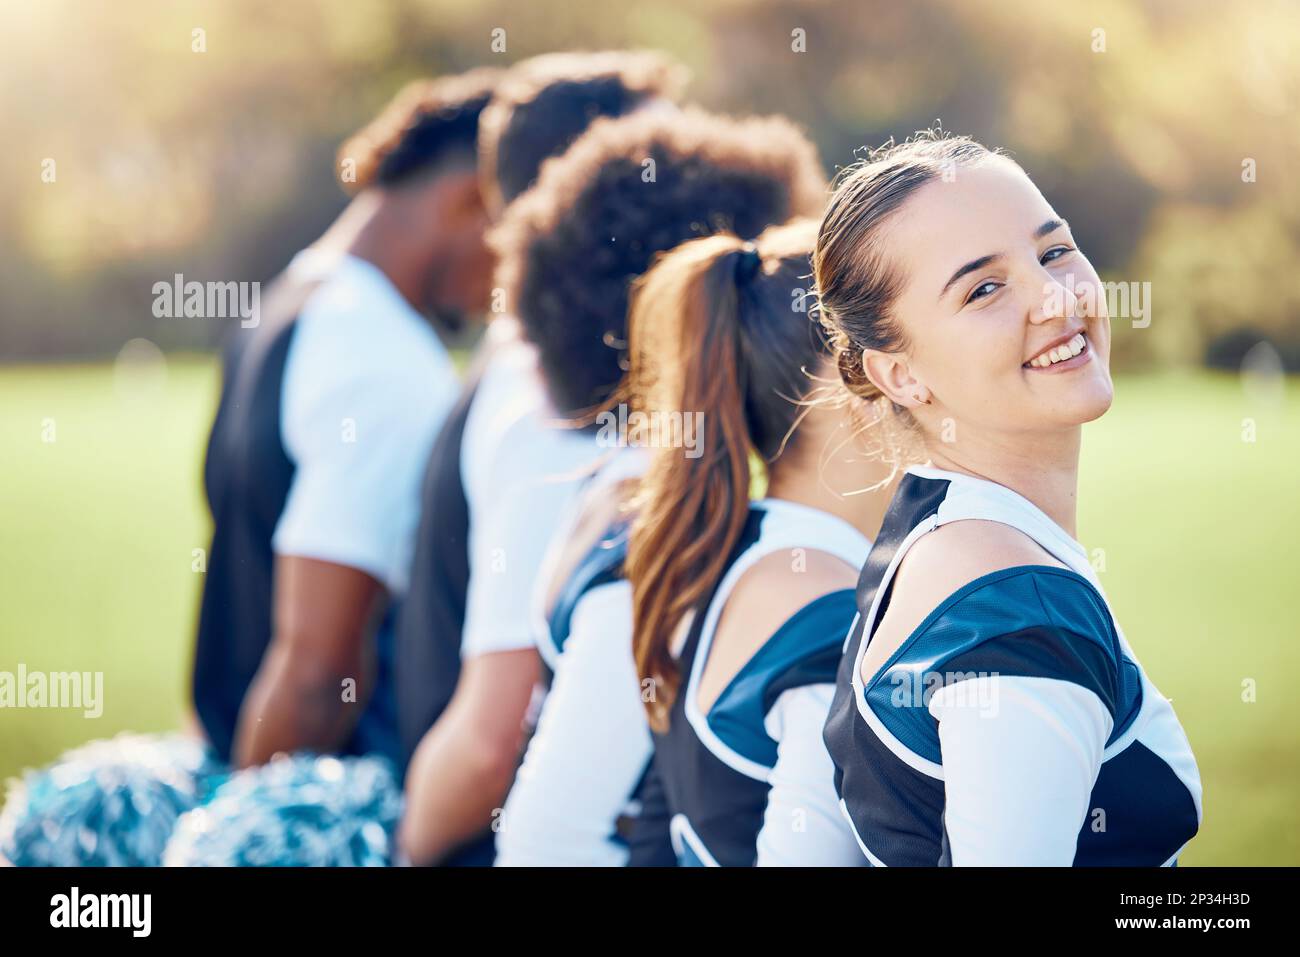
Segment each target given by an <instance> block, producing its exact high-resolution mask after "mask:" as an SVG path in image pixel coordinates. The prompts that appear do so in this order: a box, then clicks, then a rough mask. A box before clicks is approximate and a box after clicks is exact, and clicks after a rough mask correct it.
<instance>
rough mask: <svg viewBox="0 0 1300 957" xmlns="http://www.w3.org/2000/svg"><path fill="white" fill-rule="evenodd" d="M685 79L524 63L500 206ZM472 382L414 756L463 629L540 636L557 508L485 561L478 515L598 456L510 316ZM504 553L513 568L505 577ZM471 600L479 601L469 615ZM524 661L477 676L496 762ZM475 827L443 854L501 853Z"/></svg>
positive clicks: (426, 642) (572, 61) (469, 859)
mask: <svg viewBox="0 0 1300 957" xmlns="http://www.w3.org/2000/svg"><path fill="white" fill-rule="evenodd" d="M683 82H684V71H683V70H682V68H681V67H680V66H678V65H677V64H675V63H674V62H673V61H671V60H669V59H668V58H666V57H664V56H663V55H662V54H659V53H655V52H649V51H632V52H602V53H561V54H547V55H545V56H540V57H536V58H534V59H531V60H526V61H524V62H522V63H520V64H518V65H516V66H514V67H512V68H511V69H510V70H509V71H508V73H507V74H506V76H505V78H503V79H502V81H501V82H500V83H498V84H497V87H496V90H495V92H494V95H493V98H492V100H491V102H490V103H489V105H488V106H487V108H486V109H485V110H484V112H483V116H482V118H481V120H480V123H479V156H480V187H481V190H482V192H483V194H484V195H485V196H487V197H488V198H489V205H490V206H491V207H492V208H493V209H495V210H496V211H497V212H500V210H501V209H503V208H504V207H505V205H506V204H507V203H509V202H510V201H512V200H513V199H515V198H516V197H517V196H518V195H519V194H520V193H521V192H523V191H524V190H525V189H526V188H527V187H528V186H529V185H530V184H531V183H532V182H533V181H534V180H535V179H536V177H537V175H538V172H539V170H540V169H541V168H542V166H543V164H544V163H546V162H547V160H548V159H550V158H552V157H554V156H558V155H560V154H561V153H563V152H564V150H565V149H567V147H568V146H569V145H570V144H571V143H572V141H573V140H574V139H576V138H577V137H578V136H579V135H580V134H581V133H582V132H583V131H585V130H586V129H587V127H588V126H589V125H590V124H591V122H592V120H594V119H595V118H597V117H600V116H621V115H624V114H627V113H630V112H637V111H639V110H643V109H647V108H650V107H654V106H659V107H664V108H667V109H672V102H673V100H674V98H675V97H676V96H677V94H678V92H679V91H680V89H681V87H682V85H683ZM467 378H468V381H467V382H466V384H465V386H464V388H463V390H462V392H461V396H460V399H459V400H458V402H457V404H456V407H455V409H454V411H453V412H452V414H451V415H450V417H449V418H448V420H447V423H446V425H445V426H444V427H443V429H442V431H441V433H440V434H439V436H438V439H437V442H436V443H435V445H434V448H433V451H432V454H431V455H430V456H429V461H428V465H427V468H426V471H425V477H424V484H423V486H422V492H421V499H422V509H421V517H420V526H419V531H418V534H417V538H416V546H415V555H414V562H413V565H412V569H411V575H410V579H411V586H410V590H409V593H408V595H407V598H406V601H405V603H404V605H403V608H402V611H401V614H400V616H399V619H398V622H397V642H396V643H397V651H396V662H397V667H396V671H397V675H398V686H397V701H398V718H399V728H400V732H401V748H402V758H403V760H404V761H406V760H409V758H410V756H411V754H412V753H413V752H414V751H415V748H416V746H417V745H418V744H419V742H420V740H421V739H422V738H423V736H424V735H425V733H426V732H427V731H428V730H429V728H431V727H432V726H433V725H434V723H435V721H437V720H438V718H439V717H440V716H441V715H442V714H443V711H444V709H446V707H447V704H448V702H449V701H450V700H451V697H452V693H453V691H455V689H456V687H457V683H458V681H459V679H460V675H461V661H462V653H461V651H462V650H461V644H462V634H464V635H466V636H468V635H470V634H471V633H473V634H476V635H477V634H480V633H500V634H504V635H514V634H517V633H520V632H523V633H527V629H528V622H527V609H526V607H525V605H524V603H523V599H524V598H526V596H527V594H528V586H527V585H526V584H525V583H526V582H529V581H531V578H530V575H531V574H532V573H533V572H534V570H535V567H536V563H537V562H538V561H539V560H540V556H539V554H538V553H539V551H540V549H541V547H542V546H543V545H544V544H545V542H546V540H547V539H548V537H549V535H550V532H551V530H552V527H553V523H554V521H555V520H556V519H557V517H558V516H556V515H554V514H550V513H548V512H547V511H546V509H545V508H538V509H536V510H535V512H534V513H533V514H532V515H530V516H527V518H528V522H527V523H526V524H525V525H524V526H523V531H524V532H526V533H527V536H528V538H527V540H526V541H525V542H523V543H519V542H515V543H514V544H513V547H512V550H511V554H509V555H505V554H504V553H503V554H501V555H500V556H497V555H493V554H486V555H483V556H482V558H481V559H480V560H479V561H477V562H474V563H472V562H471V544H472V539H471V518H473V520H474V523H475V525H476V526H477V527H476V529H475V534H474V538H475V539H478V540H482V539H483V538H484V537H485V536H486V535H487V533H486V532H484V531H483V529H485V528H487V529H492V528H494V527H495V526H496V525H497V524H505V525H508V520H507V519H506V518H504V517H503V513H504V510H509V509H514V508H516V507H517V506H516V505H515V504H513V503H512V497H514V496H516V495H518V494H521V493H520V492H519V491H518V490H519V489H520V488H522V487H524V485H525V484H526V483H529V482H537V481H540V480H542V479H544V478H546V477H548V476H559V475H565V474H568V473H571V472H572V471H573V470H574V469H575V468H580V467H585V466H586V465H587V464H588V463H589V462H590V460H591V458H592V456H593V454H594V449H593V445H592V442H591V439H590V436H588V435H585V434H582V433H577V432H575V431H574V430H571V429H562V428H556V427H555V426H556V423H555V422H554V421H553V420H554V419H555V417H556V412H555V410H554V409H553V408H552V406H551V403H550V401H549V400H548V399H547V397H546V391H545V388H544V386H543V384H542V382H541V378H540V373H539V372H538V370H537V355H536V350H535V348H534V347H533V346H532V345H529V344H526V343H525V342H524V341H523V338H522V335H521V333H520V329H519V324H518V323H517V321H516V320H515V319H514V318H513V317H512V316H511V315H510V314H509V313H501V314H497V315H496V317H495V318H494V319H493V320H492V322H491V323H490V324H489V328H488V332H487V335H486V336H485V341H484V343H483V344H482V346H481V347H480V349H479V354H478V355H477V356H476V358H475V360H474V363H473V368H472V369H471V371H470V373H469V375H468V377H467ZM545 487H546V489H547V491H549V492H554V493H555V494H557V495H563V494H566V492H567V486H565V485H563V484H562V483H560V484H556V483H551V482H547V483H545ZM492 534H495V533H492ZM512 534H513V532H512ZM502 561H504V562H506V567H507V568H508V570H509V572H510V575H509V578H508V579H506V578H501V581H500V583H499V584H498V585H496V586H493V584H492V583H493V582H494V581H497V578H498V576H499V575H500V571H501V569H500V568H499V565H500V563H501V562H502ZM471 570H473V572H474V574H473V576H471ZM471 577H473V579H474V586H473V588H471ZM516 594H517V595H518V596H519V598H518V600H517V599H516V598H515V595H516ZM467 605H468V606H470V607H472V609H473V613H472V614H471V615H469V618H468V620H467ZM477 640H478V639H474V641H475V642H477ZM512 665H513V661H512V660H511V658H510V656H509V655H492V656H488V657H486V658H484V659H482V660H476V662H475V664H474V667H473V669H472V674H471V675H470V678H471V679H472V681H471V683H469V684H467V685H466V688H465V690H464V692H463V693H462V695H461V699H462V700H461V704H460V709H459V714H460V716H461V718H460V720H462V721H463V722H465V723H466V724H474V723H477V725H478V728H479V730H478V735H479V738H480V741H481V748H482V756H483V757H484V758H485V759H488V758H491V759H492V760H496V759H497V756H498V755H499V754H501V753H507V754H508V755H509V760H510V761H513V760H514V759H515V758H516V757H517V755H516V753H515V752H516V751H517V748H518V744H517V740H516V737H517V732H518V728H517V726H512V724H511V723H510V720H509V718H508V717H507V719H506V720H503V721H498V720H496V719H497V717H498V709H497V708H496V707H495V705H494V699H493V697H492V694H491V689H492V688H493V687H494V682H495V681H497V680H498V677H500V680H501V681H502V687H503V688H505V687H514V686H512V685H509V682H510V680H511V679H512V677H513V675H514V672H515V670H516V669H513V667H512ZM497 670H500V671H501V672H502V675H500V676H498V675H497V674H496V671H497ZM529 686H531V684H530V685H529ZM475 689H478V691H476V690H475ZM508 713H509V712H508V709H507V711H506V714H507V715H508ZM515 725H517V722H515ZM492 770H494V768H493V767H489V768H488V769H486V770H481V771H480V773H483V774H487V773H489V772H490V771H492ZM489 776H490V775H489ZM488 789H489V790H490V789H491V787H490V786H489V787H488ZM481 832H482V833H481ZM464 836H465V837H469V838H475V839H474V840H469V841H468V842H466V841H464V840H462V841H461V842H460V843H461V845H462V846H460V847H459V848H458V849H457V851H456V852H455V853H453V854H448V855H445V856H444V857H443V858H442V860H443V862H444V863H450V864H484V863H487V862H489V861H490V860H491V855H492V836H491V833H490V832H486V831H485V827H484V826H483V825H476V827H475V830H474V831H473V832H472V833H467V834H465V835H464Z"/></svg>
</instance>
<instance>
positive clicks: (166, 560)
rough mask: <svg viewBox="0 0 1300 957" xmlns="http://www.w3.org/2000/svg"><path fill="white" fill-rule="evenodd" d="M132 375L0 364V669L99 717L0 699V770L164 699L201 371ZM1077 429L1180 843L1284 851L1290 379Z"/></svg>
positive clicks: (173, 687)
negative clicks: (77, 678) (73, 678)
mask: <svg viewBox="0 0 1300 957" xmlns="http://www.w3.org/2000/svg"><path fill="white" fill-rule="evenodd" d="M141 389H142V393H143V394H136V393H132V392H130V391H129V390H128V391H126V392H124V391H123V390H122V388H121V387H120V385H119V384H117V383H115V378H114V373H113V369H112V367H111V366H109V365H79V366H39V367H11V368H0V449H2V450H3V453H2V454H3V459H2V460H0V670H8V671H14V670H16V668H17V665H18V663H19V662H22V663H25V664H26V665H27V667H28V669H31V670H42V671H70V670H77V671H102V672H104V685H105V689H104V697H105V705H104V712H103V715H102V717H100V718H98V719H87V718H85V717H83V716H82V715H81V713H80V712H69V711H56V710H49V709H45V710H38V709H28V710H5V711H4V712H0V778H3V777H7V776H9V775H11V774H14V773H16V772H17V771H18V770H19V769H21V768H22V767H24V766H27V765H32V764H37V763H41V762H45V761H48V760H50V759H51V758H53V757H55V756H56V755H57V754H58V753H59V752H60V751H61V750H62V749H64V748H66V747H68V746H70V745H74V744H77V743H79V742H82V741H85V740H88V739H90V738H95V737H104V736H107V735H110V734H113V733H116V732H118V731H121V730H126V729H133V730H141V731H151V730H160V729H165V728H172V727H176V726H177V725H178V723H179V720H180V718H181V715H182V713H183V708H184V704H183V703H184V700H185V695H186V686H187V676H186V669H187V667H188V662H189V655H190V642H191V633H192V629H193V625H194V619H195V610H196V607H197V605H196V602H197V596H198V589H199V584H200V575H199V574H196V573H195V572H193V571H191V562H192V550H193V549H195V548H203V547H206V544H207V535H208V528H207V515H206V511H205V509H204V505H203V498H202V492H201V480H200V469H201V461H202V454H203V447H204V441H205V438H206V434H207V427H208V424H209V421H210V416H211V413H212V408H213V402H214V399H215V396H216V389H217V372H216V367H215V364H214V363H213V362H212V361H210V360H208V359H206V358H195V357H172V358H171V360H170V362H169V366H168V370H167V377H166V381H165V384H162V385H160V386H159V387H158V390H157V391H154V392H150V391H149V390H148V389H147V388H143V387H141ZM1246 418H1251V419H1253V420H1254V423H1255V429H1256V436H1255V441H1254V442H1247V441H1244V440H1243V433H1242V430H1243V419H1246ZM48 420H53V429H54V435H53V437H54V441H52V442H50V441H44V439H45V438H48V437H49V426H50V422H49V421H48ZM1085 446H1086V447H1085V460H1084V469H1083V487H1082V490H1081V496H1082V508H1081V516H1080V519H1081V521H1080V526H1081V537H1082V539H1083V541H1084V544H1085V545H1087V546H1088V548H1089V549H1092V550H1096V549H1099V550H1101V551H1100V552H1098V553H1096V554H1097V555H1098V559H1099V560H1100V558H1101V557H1103V556H1104V562H1105V569H1104V572H1103V573H1102V580H1103V582H1104V584H1105V585H1106V587H1107V591H1108V593H1109V595H1110V597H1111V599H1112V601H1113V603H1114V605H1115V607H1116V609H1117V611H1118V613H1119V616H1120V619H1121V621H1122V622H1123V625H1124V628H1125V631H1126V633H1127V635H1128V637H1129V640H1130V642H1131V643H1132V644H1133V646H1134V647H1135V649H1136V650H1137V653H1138V655H1139V656H1140V657H1141V659H1142V662H1143V665H1144V666H1145V667H1146V668H1147V670H1148V671H1149V672H1150V674H1151V675H1152V677H1153V679H1154V680H1155V681H1156V683H1157V684H1158V685H1159V687H1160V689H1161V690H1162V691H1163V692H1164V693H1165V694H1166V695H1168V696H1169V697H1171V698H1172V699H1173V701H1174V706H1175V708H1176V709H1177V711H1178V714H1179V717H1180V718H1181V719H1182V721H1183V724H1184V726H1185V727H1186V729H1187V732H1188V735H1189V736H1190V738H1191V741H1192V745H1193V748H1194V749H1195V751H1196V756H1197V759H1198V762H1199V764H1200V768H1201V775H1202V779H1203V782H1204V785H1205V821H1204V826H1203V828H1202V831H1201V834H1200V836H1199V837H1198V838H1197V839H1196V840H1195V841H1194V842H1193V843H1192V846H1191V848H1190V850H1189V851H1188V853H1187V854H1186V855H1185V857H1184V859H1183V863H1185V864H1300V831H1297V829H1296V828H1295V827H1293V826H1292V818H1293V815H1294V812H1295V809H1296V808H1297V806H1300V703H1297V699H1296V697H1295V696H1294V695H1293V693H1292V692H1290V691H1288V690H1287V689H1288V687H1289V685H1288V684H1287V682H1288V681H1290V680H1295V679H1296V678H1297V677H1298V676H1300V641H1298V640H1297V639H1300V627H1298V626H1297V623H1298V622H1300V574H1298V569H1300V541H1298V539H1300V495H1298V494H1297V492H1298V491H1300V382H1297V381H1294V380H1292V381H1290V382H1289V383H1288V384H1287V388H1286V393H1285V398H1284V400H1283V401H1282V403H1281V404H1280V405H1277V406H1269V405H1267V404H1266V405H1265V406H1263V407H1260V408H1256V407H1253V406H1252V404H1251V403H1250V402H1249V401H1248V400H1247V397H1246V394H1245V393H1244V392H1243V390H1242V388H1241V386H1240V384H1239V382H1238V381H1237V379H1236V378H1235V377H1231V376H1212V375H1208V374H1197V375H1190V374H1188V375H1173V374H1170V375H1163V376H1159V377H1152V378H1143V379H1124V380H1121V381H1120V382H1119V392H1118V399H1117V402H1116V407H1115V409H1114V410H1113V411H1112V412H1111V413H1110V414H1109V415H1108V416H1107V417H1106V418H1105V419H1104V420H1102V421H1101V422H1100V423H1098V424H1096V425H1094V426H1091V427H1090V428H1089V430H1088V432H1087V437H1086V442H1085ZM1248 686H1249V687H1253V698H1254V700H1253V701H1248V700H1243V697H1251V695H1249V694H1245V691H1244V689H1246V688H1247V687H1248Z"/></svg>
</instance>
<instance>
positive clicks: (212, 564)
mask: <svg viewBox="0 0 1300 957" xmlns="http://www.w3.org/2000/svg"><path fill="white" fill-rule="evenodd" d="M318 285H319V283H318V282H316V281H308V282H303V281H296V280H293V279H291V278H290V277H288V276H281V277H280V278H279V279H277V280H276V281H275V284H274V285H273V286H272V287H271V288H270V289H269V290H268V292H267V295H266V298H265V306H264V308H263V309H262V310H261V316H260V321H259V323H258V325H257V326H256V327H254V328H249V329H244V328H238V329H235V330H234V331H233V332H232V334H231V335H230V337H229V339H228V341H227V343H226V351H225V357H224V364H223V372H222V386H221V400H220V404H219V405H218V407H217V415H216V420H215V421H214V422H213V425H212V434H211V435H210V436H209V438H208V449H207V457H206V460H205V463H204V469H203V481H204V488H205V491H206V493H207V499H208V506H209V508H210V510H211V513H212V525H213V529H212V545H211V547H210V548H209V550H208V555H207V574H206V577H205V579H204V583H203V598H202V602H201V605H200V608H199V625H198V636H197V640H196V643H195V649H194V670H193V677H192V688H193V694H194V707H195V711H196V712H197V714H198V717H199V721H200V722H201V723H202V725H203V729H204V731H205V732H206V734H207V736H208V740H209V741H210V742H211V743H212V746H213V748H215V749H216V751H217V753H218V754H219V755H220V757H221V758H222V760H225V761H229V760H230V754H231V749H232V746H233V743H234V736H235V729H236V726H237V724H238V721H239V711H240V708H241V707H242V706H243V702H244V696H245V694H247V692H248V688H249V685H250V684H251V683H252V681H253V678H254V676H255V675H256V674H257V669H258V668H259V667H260V665H261V663H262V657H263V655H264V654H265V653H266V649H267V646H268V645H269V644H270V641H271V637H272V630H273V622H272V612H273V604H272V603H273V594H274V580H273V579H274V567H275V556H274V553H273V551H272V548H271V538H272V536H273V535H274V533H275V527H276V524H277V523H278V522H279V520H280V516H281V514H282V513H283V511H284V505H285V500H286V499H287V498H288V495H289V489H290V487H291V486H292V484H293V478H294V471H295V466H294V463H293V460H292V459H291V458H290V457H289V453H288V452H287V451H286V450H285V448H284V443H283V441H282V439H281V408H280V397H281V388H282V384H283V381H284V370H285V364H286V361H287V360H288V357H289V347H290V345H291V344H292V342H293V335H294V332H295V330H296V329H297V318H298V315H299V313H300V312H301V310H302V307H303V306H304V305H305V304H306V302H307V299H308V298H309V297H310V295H311V294H312V292H314V291H315V289H316V288H317V286H318ZM391 617H392V609H391V608H390V613H389V616H388V618H389V620H386V621H385V624H384V625H383V626H381V628H380V631H379V634H378V635H377V642H378V645H379V648H378V659H379V660H378V674H377V677H376V682H375V690H374V693H373V695H372V697H371V700H370V701H369V702H368V704H367V706H366V712H365V713H364V714H363V716H362V718H361V719H360V721H359V722H358V724H357V728H356V731H355V733H354V734H353V736H352V739H351V740H350V741H349V742H348V744H347V746H346V747H345V748H344V749H343V750H344V753H371V752H375V751H378V752H380V753H383V754H385V755H386V756H388V757H390V758H392V759H394V760H397V759H398V758H399V756H400V755H399V754H398V751H397V748H396V732H395V730H394V729H393V727H392V725H393V723H394V718H393V715H392V712H393V704H392V700H391V699H392V693H391V678H390V677H389V672H390V671H391V660H390V659H391V648H390V645H391V623H390V620H391Z"/></svg>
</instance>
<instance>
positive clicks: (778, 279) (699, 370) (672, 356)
mask: <svg viewBox="0 0 1300 957" xmlns="http://www.w3.org/2000/svg"><path fill="white" fill-rule="evenodd" d="M814 240H815V224H814V223H812V222H810V221H799V222H796V223H792V224H790V225H787V226H783V227H776V228H773V229H769V230H768V231H767V232H765V233H764V234H763V235H762V236H760V237H759V239H758V241H757V242H756V243H753V244H747V243H743V242H742V241H741V240H740V239H738V238H736V237H735V236H730V235H717V236H711V237H708V238H706V239H698V240H694V241H692V242H689V243H686V244H684V245H682V246H679V247H678V248H677V249H675V250H673V251H672V252H671V253H669V254H668V255H667V256H665V257H664V258H663V259H662V260H661V261H660V262H659V263H658V265H656V266H655V267H654V268H653V269H652V270H651V271H650V272H649V273H647V274H646V275H645V277H644V278H643V279H642V280H641V282H640V283H639V284H638V287H637V289H636V291H635V293H634V298H633V302H632V308H631V312H630V315H629V328H628V335H629V341H628V346H629V362H630V365H629V369H628V377H627V385H626V389H625V400H626V401H630V402H631V404H633V405H634V406H635V407H636V409H637V410H638V411H641V412H644V413H647V414H651V415H653V414H654V413H655V412H659V413H681V414H682V415H683V416H685V415H690V414H693V413H699V414H700V416H701V421H702V427H701V428H700V430H699V435H698V440H699V444H698V446H696V447H694V448H692V449H690V450H684V449H680V448H659V449H657V450H656V451H655V454H654V458H653V461H652V463H651V465H650V468H649V471H648V472H647V474H646V477H645V479H644V481H643V483H642V485H641V491H640V494H639V496H638V501H637V513H638V514H637V519H636V521H635V523H634V525H633V528H632V534H631V541H630V543H629V548H628V556H627V561H626V564H625V571H626V573H627V577H628V579H629V581H630V582H631V584H632V622H633V636H634V637H633V644H634V650H635V654H636V662H637V669H638V672H639V674H640V675H641V678H642V681H643V684H644V682H645V681H646V679H649V680H650V681H652V682H653V689H654V692H653V694H652V695H650V696H648V697H649V700H648V701H647V702H646V706H647V711H648V712H649V715H650V721H651V725H652V726H654V727H655V728H656V729H662V728H664V727H666V724H667V715H668V711H669V709H670V708H671V706H672V702H673V699H674V697H675V696H676V694H677V691H678V685H679V683H680V675H679V674H678V671H677V665H676V662H675V660H674V656H673V648H672V642H673V637H674V635H675V634H676V632H677V630H678V627H679V626H680V625H681V624H682V622H683V620H684V619H685V617H686V616H687V615H688V613H690V612H692V611H693V610H695V609H697V608H698V606H699V605H700V604H701V602H702V601H703V600H704V599H705V598H706V597H707V596H708V595H709V594H710V593H711V592H712V590H713V588H714V586H715V585H716V584H717V582H718V579H719V578H720V577H721V575H722V574H723V572H724V571H725V569H726V567H727V564H728V561H729V559H730V557H731V553H732V551H733V549H734V548H735V546H736V543H737V541H738V540H739V538H740V535H741V532H742V531H743V529H744V526H745V521H746V518H747V515H748V509H749V487H750V462H751V460H752V458H754V457H757V458H758V459H760V460H762V461H763V462H770V461H771V460H772V459H773V458H775V457H776V456H777V455H778V454H779V453H780V451H781V449H782V447H783V444H784V442H785V440H786V438H787V437H788V435H789V433H790V431H791V429H792V428H793V427H794V425H795V423H796V421H797V418H798V415H799V413H800V406H799V404H798V402H799V400H800V399H801V398H802V397H803V395H804V394H805V393H806V392H807V391H808V389H809V382H810V380H809V376H808V371H809V370H810V369H813V368H816V367H817V366H819V365H820V363H821V362H822V361H823V359H824V358H825V357H827V356H828V355H829V352H828V350H827V347H826V344H825V341H824V337H823V335H822V333H821V330H820V328H819V326H818V325H817V324H816V322H815V321H814V320H813V319H812V318H811V317H810V316H809V313H808V309H809V305H810V304H811V302H812V297H811V295H809V293H808V287H809V277H810V264H809V255H810V253H811V251H812V247H813V242H814Z"/></svg>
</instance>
